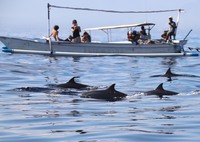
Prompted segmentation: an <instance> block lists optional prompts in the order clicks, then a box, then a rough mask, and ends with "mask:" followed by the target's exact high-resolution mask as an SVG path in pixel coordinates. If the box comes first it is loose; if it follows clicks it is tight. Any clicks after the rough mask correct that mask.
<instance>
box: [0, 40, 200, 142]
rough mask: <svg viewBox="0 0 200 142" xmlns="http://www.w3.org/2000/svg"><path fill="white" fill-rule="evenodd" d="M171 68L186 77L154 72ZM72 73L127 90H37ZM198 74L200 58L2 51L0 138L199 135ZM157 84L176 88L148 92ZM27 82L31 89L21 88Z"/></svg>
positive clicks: (139, 140)
mask: <svg viewBox="0 0 200 142" xmlns="http://www.w3.org/2000/svg"><path fill="white" fill-rule="evenodd" d="M199 40H200V39H199V38H191V39H190V42H189V45H191V46H193V47H196V46H198V45H199ZM1 46H2V45H1ZM169 67H171V70H172V72H174V73H177V74H187V75H189V76H187V75H186V76H177V77H173V78H172V81H168V79H167V78H165V77H154V78H152V77H151V76H152V75H159V74H164V73H165V72H166V71H167V69H168V68H169ZM190 75H195V76H196V77H192V76H190ZM73 76H78V77H79V78H78V79H77V82H80V83H83V84H88V85H92V86H96V87H98V89H105V88H107V87H108V86H110V85H111V84H113V83H116V90H118V91H121V92H123V93H126V94H128V97H127V98H126V99H124V100H122V101H117V102H106V101H101V100H95V99H87V98H81V97H80V95H81V94H82V93H83V92H87V91H89V90H75V89H71V90H61V89H54V90H50V89H49V90H48V89H46V90H45V89H44V90H40V88H48V87H49V84H59V83H65V82H66V81H68V80H69V79H70V78H71V77H73ZM198 76H200V57H189V56H188V57H156V58H150V57H120V56H119V57H81V58H73V57H48V56H42V55H23V54H5V53H2V52H0V141H2V142H12V141H13V142H16V141H19V142H27V141H28V142H34V141H37V142H55V141H59V142H133V141H135V142H155V141H159V142H160V141H162V142H169V141H170V142H172V141H176V142H186V141H187V142H199V141H200V136H199V134H200V77H198ZM160 83H163V87H164V88H165V89H167V90H171V91H176V92H179V94H178V95H176V96H165V97H164V98H163V99H159V98H158V97H156V96H145V95H144V93H143V92H144V91H148V90H152V89H155V88H156V87H157V86H158V85H159V84H160ZM24 87H30V88H32V89H33V90H30V91H24V90H21V91H20V89H16V88H24ZM34 88H35V90H34ZM37 88H38V89H37Z"/></svg>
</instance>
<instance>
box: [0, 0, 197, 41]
mask: <svg viewBox="0 0 200 142" xmlns="http://www.w3.org/2000/svg"><path fill="white" fill-rule="evenodd" d="M47 3H50V4H51V5H58V6H69V7H81V8H94V9H106V10H119V11H122V10H126V11H130V10H131V11H147V10H166V9H184V11H185V12H183V13H181V17H180V22H179V29H178V31H179V32H181V34H182V35H183V36H184V35H186V34H187V32H189V30H190V29H193V32H192V33H195V34H197V33H199V32H200V18H198V17H199V16H198V13H199V11H198V10H199V8H200V0H167V1H163V0H0V35H2V34H3V35H4V34H5V35H24V36H28V35H31V36H41V37H42V36H45V35H47V32H48V20H47ZM177 14H178V13H177V12H170V13H157V14H112V13H100V12H88V11H74V10H66V9H57V8H51V28H52V27H53V25H55V24H57V25H59V27H60V29H59V31H60V34H61V35H69V34H70V28H71V23H72V20H73V19H76V20H77V21H78V24H79V25H80V26H81V28H82V29H84V28H91V27H101V26H111V25H123V24H134V23H143V22H153V23H155V24H156V26H155V27H154V28H153V31H154V32H161V31H163V30H165V29H168V28H169V26H168V17H169V16H173V17H174V20H175V21H176V18H177Z"/></svg>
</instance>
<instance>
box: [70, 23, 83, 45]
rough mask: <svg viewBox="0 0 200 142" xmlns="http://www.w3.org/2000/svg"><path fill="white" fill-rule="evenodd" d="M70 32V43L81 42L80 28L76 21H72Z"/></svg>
mask: <svg viewBox="0 0 200 142" xmlns="http://www.w3.org/2000/svg"><path fill="white" fill-rule="evenodd" d="M71 31H72V41H71V42H81V37H80V32H81V27H80V26H78V23H77V21H76V20H73V21H72V27H71Z"/></svg>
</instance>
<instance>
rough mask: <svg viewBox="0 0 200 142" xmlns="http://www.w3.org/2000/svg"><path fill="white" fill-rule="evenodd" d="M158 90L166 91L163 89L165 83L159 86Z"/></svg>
mask: <svg viewBox="0 0 200 142" xmlns="http://www.w3.org/2000/svg"><path fill="white" fill-rule="evenodd" d="M156 90H164V89H163V83H161V84H160V85H158V87H157V88H156Z"/></svg>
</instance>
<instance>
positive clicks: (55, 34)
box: [49, 25, 62, 41]
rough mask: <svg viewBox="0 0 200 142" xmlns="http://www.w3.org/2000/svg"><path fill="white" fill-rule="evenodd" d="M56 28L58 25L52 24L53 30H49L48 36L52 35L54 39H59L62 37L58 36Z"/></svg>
mask: <svg viewBox="0 0 200 142" xmlns="http://www.w3.org/2000/svg"><path fill="white" fill-rule="evenodd" d="M58 29H59V26H58V25H54V27H53V31H52V32H51V34H50V35H49V37H51V36H53V38H54V39H55V41H61V40H62V39H60V38H59V37H58V33H59V32H58Z"/></svg>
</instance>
